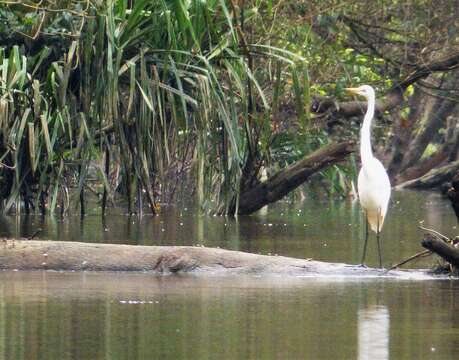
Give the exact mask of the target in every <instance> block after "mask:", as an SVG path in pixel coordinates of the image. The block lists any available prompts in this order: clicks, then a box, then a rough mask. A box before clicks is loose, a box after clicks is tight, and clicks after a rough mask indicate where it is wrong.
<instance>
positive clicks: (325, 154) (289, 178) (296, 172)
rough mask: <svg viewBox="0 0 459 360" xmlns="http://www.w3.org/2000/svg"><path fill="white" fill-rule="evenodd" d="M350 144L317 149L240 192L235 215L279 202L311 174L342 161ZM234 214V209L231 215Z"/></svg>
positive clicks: (350, 148)
mask: <svg viewBox="0 0 459 360" xmlns="http://www.w3.org/2000/svg"><path fill="white" fill-rule="evenodd" d="M354 145H355V143H354V141H344V142H341V143H338V144H333V145H329V146H327V147H324V148H321V149H319V150H317V151H315V152H314V153H312V154H310V155H309V156H307V157H306V158H304V159H302V160H299V161H297V162H296V163H294V164H292V165H290V166H288V167H287V168H285V169H282V170H281V171H279V172H278V173H277V174H275V175H273V176H272V177H270V178H269V179H268V180H266V181H264V182H262V183H260V184H258V185H256V186H255V187H253V188H251V189H249V190H247V191H245V192H243V193H242V194H241V195H240V199H239V208H238V214H240V215H246V214H251V213H253V212H255V211H257V210H259V209H261V208H262V207H263V206H265V205H267V204H270V203H273V202H275V201H277V200H280V199H282V198H283V197H284V196H285V195H287V194H288V193H289V192H290V191H292V190H294V189H296V188H297V187H298V186H300V185H301V184H303V183H304V182H305V181H306V180H307V179H308V178H309V177H310V176H311V175H314V174H315V173H317V172H318V171H320V170H322V169H324V168H325V167H327V166H330V165H332V164H336V163H338V162H340V161H342V160H343V159H345V158H346V157H347V156H348V155H349V154H350V153H352V152H353V151H354ZM234 211H235V209H234V210H233V212H232V213H234Z"/></svg>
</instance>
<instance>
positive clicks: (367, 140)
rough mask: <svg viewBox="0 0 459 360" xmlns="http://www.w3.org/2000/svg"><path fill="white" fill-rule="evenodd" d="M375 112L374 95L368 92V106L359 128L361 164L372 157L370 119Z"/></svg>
mask: <svg viewBox="0 0 459 360" xmlns="http://www.w3.org/2000/svg"><path fill="white" fill-rule="evenodd" d="M374 113H375V96H374V94H370V96H369V97H368V107H367V112H366V114H365V117H364V118H363V125H362V129H361V130H360V157H361V159H362V165H365V164H367V163H368V162H369V161H370V160H371V158H372V157H373V151H372V150H371V120H372V119H373V115H374Z"/></svg>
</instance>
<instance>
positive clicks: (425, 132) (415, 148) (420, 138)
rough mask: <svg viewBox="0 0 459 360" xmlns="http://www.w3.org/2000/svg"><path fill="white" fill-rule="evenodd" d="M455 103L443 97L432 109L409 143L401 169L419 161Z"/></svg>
mask: <svg viewBox="0 0 459 360" xmlns="http://www.w3.org/2000/svg"><path fill="white" fill-rule="evenodd" d="M456 105H457V103H456V102H455V101H453V100H449V99H445V100H443V101H442V102H441V104H440V106H439V107H438V108H434V109H433V110H432V113H431V114H430V116H429V119H428V120H427V122H426V123H425V124H423V126H422V130H421V131H419V133H418V135H417V136H416V137H415V138H414V139H413V141H412V142H411V143H410V146H409V152H408V153H407V154H406V155H405V160H404V161H403V165H402V170H403V169H408V168H410V167H412V166H413V165H415V164H416V163H417V162H418V161H419V159H420V158H421V156H422V154H423V153H424V151H425V149H426V147H427V145H429V143H430V142H431V140H432V139H433V137H434V136H435V135H436V134H437V132H438V130H439V129H440V128H441V127H442V126H444V125H445V124H446V118H447V117H448V116H449V115H450V114H451V112H452V111H453V110H454V109H455V108H456Z"/></svg>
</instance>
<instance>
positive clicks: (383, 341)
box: [358, 306, 390, 360]
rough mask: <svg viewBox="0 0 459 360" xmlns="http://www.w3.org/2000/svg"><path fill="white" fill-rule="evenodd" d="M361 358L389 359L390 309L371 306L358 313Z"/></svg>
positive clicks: (369, 359) (361, 359)
mask: <svg viewBox="0 0 459 360" xmlns="http://www.w3.org/2000/svg"><path fill="white" fill-rule="evenodd" d="M358 324H359V325H358V328H359V357H358V358H359V360H386V359H389V324H390V318H389V310H388V309H387V307H386V306H370V307H368V308H365V309H360V310H359V314H358Z"/></svg>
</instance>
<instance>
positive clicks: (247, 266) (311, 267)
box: [0, 240, 425, 277]
mask: <svg viewBox="0 0 459 360" xmlns="http://www.w3.org/2000/svg"><path fill="white" fill-rule="evenodd" d="M0 269H3V270H56V271H142V272H145V271H147V272H152V273H163V274H164V273H166V274H167V273H209V274H238V275H241V274H255V275H282V276H285V275H292V276H332V277H336V276H381V275H385V276H391V277H411V276H413V274H414V275H415V276H418V275H419V273H420V271H416V272H415V273H413V272H410V271H391V272H390V274H389V275H386V271H385V270H384V269H373V268H366V267H361V266H358V265H346V264H341V263H327V262H321V261H314V260H309V259H295V258H289V257H283V256H268V255H258V254H250V253H244V252H240V251H231V250H223V249H215V248H206V247H192V246H137V245H115V244H94V243H80V242H62V241H38V240H15V242H14V245H13V243H12V241H11V240H8V241H7V242H5V244H4V245H3V246H1V245H0ZM421 273H423V274H425V272H424V271H421Z"/></svg>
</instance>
